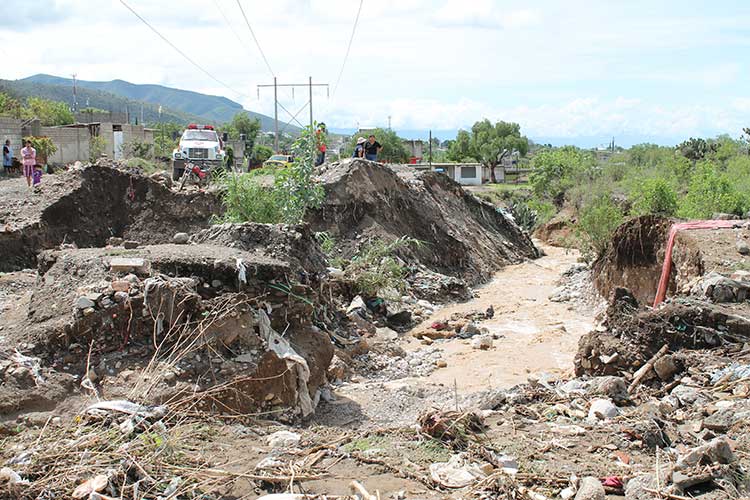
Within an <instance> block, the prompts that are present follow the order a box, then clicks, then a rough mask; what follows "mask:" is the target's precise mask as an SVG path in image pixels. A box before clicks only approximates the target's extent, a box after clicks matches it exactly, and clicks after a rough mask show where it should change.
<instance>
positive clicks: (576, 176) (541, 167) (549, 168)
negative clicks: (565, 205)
mask: <svg viewBox="0 0 750 500" xmlns="http://www.w3.org/2000/svg"><path fill="white" fill-rule="evenodd" d="M531 167H532V171H531V174H529V183H530V184H531V188H532V190H533V191H534V194H536V195H537V196H538V197H539V198H542V199H547V200H553V201H555V203H556V204H558V205H561V204H562V201H563V197H564V195H565V192H566V191H567V190H568V189H570V188H571V187H573V186H575V185H578V184H581V183H583V182H584V181H587V180H588V181H590V180H591V179H593V177H594V176H595V174H596V163H595V160H594V158H593V156H592V155H591V154H590V153H588V152H584V151H581V150H580V149H577V148H575V147H572V146H565V147H563V148H559V149H545V150H542V151H540V152H539V153H537V154H536V155H535V156H534V159H533V160H532V162H531Z"/></svg>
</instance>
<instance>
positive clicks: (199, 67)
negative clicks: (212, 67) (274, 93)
mask: <svg viewBox="0 0 750 500" xmlns="http://www.w3.org/2000/svg"><path fill="white" fill-rule="evenodd" d="M120 3H121V4H123V5H124V6H125V7H126V8H127V9H128V10H129V11H130V12H132V13H133V15H134V16H135V17H137V18H138V19H140V20H141V22H142V23H143V24H145V25H146V26H148V27H149V29H151V31H153V32H154V33H156V35H157V36H158V37H159V38H161V39H162V40H164V41H165V42H166V43H167V44H168V45H169V46H170V47H172V48H173V49H174V50H175V51H176V52H177V53H178V54H180V55H181V56H182V57H184V58H185V60H186V61H188V62H189V63H190V64H192V65H193V66H195V67H196V68H198V69H199V70H201V71H202V72H203V73H204V74H205V75H206V76H208V77H209V78H210V79H212V80H213V81H215V82H216V83H218V84H219V85H222V86H224V87H226V88H228V89H229V90H231V91H232V92H235V93H236V94H237V95H240V96H242V97H247V96H246V95H245V94H243V93H242V92H240V91H238V90H235V89H234V88H232V87H230V86H229V85H227V84H226V83H224V82H222V81H221V80H219V79H218V78H216V77H215V76H214V75H212V74H211V73H210V72H209V71H208V70H206V69H204V68H203V66H201V65H200V64H198V63H197V62H195V61H193V60H192V59H191V58H190V57H189V56H188V55H187V54H185V53H184V52H183V51H181V50H180V49H179V48H178V47H177V46H176V45H175V44H173V43H172V42H170V41H169V39H168V38H167V37H165V36H164V35H162V34H161V33H159V31H158V30H157V29H156V28H154V27H153V26H151V24H149V22H148V21H146V20H145V19H144V18H143V17H141V16H140V15H139V14H138V13H137V12H136V11H135V10H133V8H132V7H131V6H130V5H128V4H127V3H125V0H120Z"/></svg>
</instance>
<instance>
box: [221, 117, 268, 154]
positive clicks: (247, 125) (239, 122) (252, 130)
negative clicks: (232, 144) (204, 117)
mask: <svg viewBox="0 0 750 500" xmlns="http://www.w3.org/2000/svg"><path fill="white" fill-rule="evenodd" d="M222 131H223V132H226V133H227V134H228V135H229V138H230V139H232V140H239V138H240V136H241V135H244V136H245V152H246V156H249V155H250V153H251V152H252V150H253V146H255V139H256V138H257V137H258V132H260V121H259V120H258V119H257V118H251V117H250V114H249V113H247V112H246V111H241V112H239V113H237V114H236V115H234V116H233V117H232V121H231V122H229V123H227V124H226V125H224V126H223V127H222Z"/></svg>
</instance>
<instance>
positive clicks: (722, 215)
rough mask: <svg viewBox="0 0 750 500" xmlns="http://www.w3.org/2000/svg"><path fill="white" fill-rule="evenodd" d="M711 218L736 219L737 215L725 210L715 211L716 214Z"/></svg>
mask: <svg viewBox="0 0 750 500" xmlns="http://www.w3.org/2000/svg"><path fill="white" fill-rule="evenodd" d="M711 219H713V220H736V219H737V216H736V215H734V214H727V213H723V212H714V214H713V215H712V216H711Z"/></svg>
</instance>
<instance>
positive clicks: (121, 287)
mask: <svg viewBox="0 0 750 500" xmlns="http://www.w3.org/2000/svg"><path fill="white" fill-rule="evenodd" d="M110 286H111V287H112V290H114V291H115V292H129V291H130V283H129V282H127V281H125V280H116V281H113V282H112V283H111V284H110Z"/></svg>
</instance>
